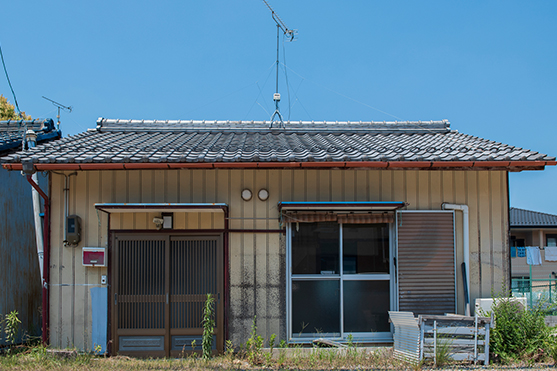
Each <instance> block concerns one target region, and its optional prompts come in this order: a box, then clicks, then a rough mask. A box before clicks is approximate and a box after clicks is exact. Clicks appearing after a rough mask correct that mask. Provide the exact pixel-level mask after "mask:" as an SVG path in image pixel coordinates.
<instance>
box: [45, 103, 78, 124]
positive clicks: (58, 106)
mask: <svg viewBox="0 0 557 371" xmlns="http://www.w3.org/2000/svg"><path fill="white" fill-rule="evenodd" d="M43 99H46V100H47V101H49V102H51V103H52V104H53V105H54V106H55V107H56V108H58V115H57V116H56V119H57V120H58V121H57V122H56V130H60V109H63V110H64V111H68V112H69V113H72V109H73V108H72V106H64V105H63V104H61V103H58V102H56V101H53V100H52V99H50V98H47V97H45V96H44V95H43Z"/></svg>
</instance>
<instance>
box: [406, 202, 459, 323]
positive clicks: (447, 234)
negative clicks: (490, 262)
mask: <svg viewBox="0 0 557 371" xmlns="http://www.w3.org/2000/svg"><path fill="white" fill-rule="evenodd" d="M397 230H398V254H397V255H398V259H397V260H398V261H397V264H398V290H399V310H400V311H409V312H414V314H444V313H455V312H456V293H455V290H456V288H455V286H456V285H455V279H456V278H455V248H454V245H455V242H454V241H455V238H454V212H409V211H406V212H405V211H402V212H399V213H398V223H397Z"/></svg>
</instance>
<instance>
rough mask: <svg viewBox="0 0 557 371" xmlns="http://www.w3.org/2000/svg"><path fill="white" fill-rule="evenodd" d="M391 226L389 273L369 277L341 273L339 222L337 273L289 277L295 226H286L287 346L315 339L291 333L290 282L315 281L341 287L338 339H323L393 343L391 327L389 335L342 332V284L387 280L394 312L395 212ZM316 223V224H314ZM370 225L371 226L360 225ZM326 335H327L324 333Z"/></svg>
mask: <svg viewBox="0 0 557 371" xmlns="http://www.w3.org/2000/svg"><path fill="white" fill-rule="evenodd" d="M394 218H395V221H394V223H388V224H387V227H388V231H389V232H388V238H389V273H371V274H344V260H343V258H344V254H343V253H344V250H343V245H344V238H343V237H344V236H343V231H344V224H348V225H353V224H350V223H339V249H338V253H339V274H331V275H321V274H292V228H293V227H295V224H296V223H286V254H285V255H286V256H285V258H286V323H287V325H286V331H287V339H288V340H287V341H288V343H310V342H311V341H312V340H313V339H315V338H316V337H317V336H313V335H312V334H308V336H307V337H306V336H302V337H294V336H293V335H294V334H293V333H292V313H293V309H292V282H293V281H316V280H334V281H338V282H339V286H340V293H339V295H340V310H339V312H340V318H339V321H340V328H339V330H340V332H339V335H338V336H324V337H326V338H328V339H332V340H337V341H346V340H347V339H348V335H352V339H353V341H358V342H369V343H373V342H379V343H380V342H390V341H392V340H393V335H392V333H393V327H392V325H391V326H390V331H389V332H347V331H344V281H388V282H389V310H395V309H396V306H397V303H398V300H397V297H396V295H397V288H396V269H397V268H396V264H395V263H396V223H397V222H396V220H397V219H396V218H397V215H396V213H394ZM316 223H319V222H316ZM360 225H371V224H360ZM323 335H327V334H323Z"/></svg>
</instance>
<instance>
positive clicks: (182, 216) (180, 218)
mask: <svg viewBox="0 0 557 371" xmlns="http://www.w3.org/2000/svg"><path fill="white" fill-rule="evenodd" d="M186 214H187V213H174V220H173V223H174V228H176V229H186Z"/></svg>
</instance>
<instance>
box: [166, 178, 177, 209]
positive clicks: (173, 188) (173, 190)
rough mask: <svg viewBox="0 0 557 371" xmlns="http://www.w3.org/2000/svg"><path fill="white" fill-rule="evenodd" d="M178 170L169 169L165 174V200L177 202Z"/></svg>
mask: <svg viewBox="0 0 557 371" xmlns="http://www.w3.org/2000/svg"><path fill="white" fill-rule="evenodd" d="M178 172H179V170H169V171H168V172H167V175H166V187H165V202H171V203H177V202H179V201H178V198H179V191H178Z"/></svg>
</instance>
